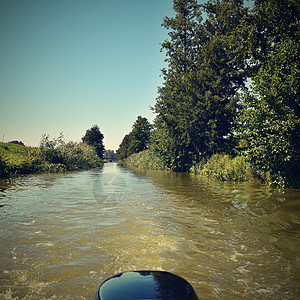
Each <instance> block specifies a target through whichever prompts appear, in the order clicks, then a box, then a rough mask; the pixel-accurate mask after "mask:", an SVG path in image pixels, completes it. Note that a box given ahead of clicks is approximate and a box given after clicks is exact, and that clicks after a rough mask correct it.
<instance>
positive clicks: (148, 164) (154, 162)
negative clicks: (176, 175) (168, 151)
mask: <svg viewBox="0 0 300 300" xmlns="http://www.w3.org/2000/svg"><path fill="white" fill-rule="evenodd" d="M124 165H125V166H127V167H134V168H141V169H149V170H167V168H166V166H165V165H164V164H163V162H162V160H161V159H160V158H159V157H158V156H156V155H155V154H154V153H153V152H152V151H151V150H144V151H141V152H139V153H134V154H132V155H130V156H129V157H128V158H127V159H126V160H125V161H124Z"/></svg>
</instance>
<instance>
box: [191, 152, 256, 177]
mask: <svg viewBox="0 0 300 300" xmlns="http://www.w3.org/2000/svg"><path fill="white" fill-rule="evenodd" d="M190 171H191V172H194V173H196V174H201V175H205V176H208V177H213V178H216V179H218V180H222V181H247V180H249V179H251V177H252V175H251V170H250V165H249V163H248V162H247V161H246V158H245V157H244V156H236V157H234V158H231V157H230V156H229V155H227V154H214V155H213V156H211V157H210V158H209V159H206V160H203V161H201V162H200V163H197V164H195V165H194V166H193V167H192V168H191V170H190Z"/></svg>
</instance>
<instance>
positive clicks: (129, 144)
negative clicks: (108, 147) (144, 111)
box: [117, 116, 152, 161]
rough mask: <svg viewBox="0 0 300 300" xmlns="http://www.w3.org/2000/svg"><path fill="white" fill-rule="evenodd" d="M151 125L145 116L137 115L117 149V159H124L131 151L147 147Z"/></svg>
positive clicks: (136, 151)
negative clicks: (129, 130)
mask: <svg viewBox="0 0 300 300" xmlns="http://www.w3.org/2000/svg"><path fill="white" fill-rule="evenodd" d="M151 129H152V126H151V124H150V123H149V121H148V120H147V118H144V117H141V116H138V117H137V119H136V121H135V122H134V124H133V126H132V130H131V132H130V133H128V134H126V135H125V137H124V138H123V140H122V143H121V144H120V146H119V149H118V150H117V159H118V160H119V161H121V160H124V159H126V158H127V157H129V156H130V155H131V154H133V153H138V152H141V151H143V150H146V149H148V147H149V144H150V140H151V136H152V135H151Z"/></svg>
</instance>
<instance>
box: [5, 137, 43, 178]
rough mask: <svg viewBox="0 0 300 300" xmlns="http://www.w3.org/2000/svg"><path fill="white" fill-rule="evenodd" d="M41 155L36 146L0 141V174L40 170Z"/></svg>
mask: <svg viewBox="0 0 300 300" xmlns="http://www.w3.org/2000/svg"><path fill="white" fill-rule="evenodd" d="M42 162H43V155H42V153H41V151H40V150H39V149H38V148H34V147H25V146H22V145H17V144H11V143H0V176H1V177H6V176H9V175H11V174H29V173H33V172H37V171H39V170H40V166H41V164H42Z"/></svg>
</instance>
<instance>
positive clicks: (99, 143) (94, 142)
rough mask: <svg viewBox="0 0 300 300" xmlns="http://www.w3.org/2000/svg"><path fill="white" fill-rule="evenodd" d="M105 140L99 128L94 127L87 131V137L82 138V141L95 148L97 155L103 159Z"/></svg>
mask: <svg viewBox="0 0 300 300" xmlns="http://www.w3.org/2000/svg"><path fill="white" fill-rule="evenodd" d="M103 138H104V136H103V134H102V133H101V131H100V129H99V126H98V125H94V126H92V127H91V128H90V129H88V130H87V131H86V133H85V136H84V137H83V138H82V141H83V142H85V143H87V144H88V145H90V146H93V147H94V148H95V150H96V153H97V155H98V156H99V157H100V158H101V159H102V158H103V154H104V150H105V149H104V145H103Z"/></svg>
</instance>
